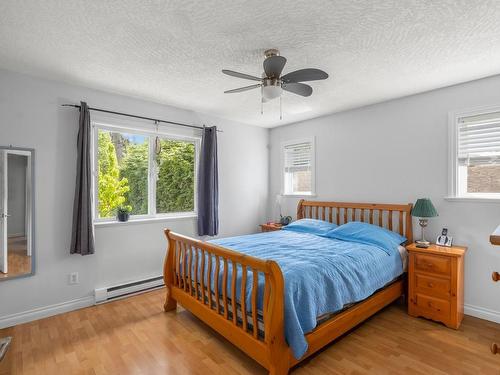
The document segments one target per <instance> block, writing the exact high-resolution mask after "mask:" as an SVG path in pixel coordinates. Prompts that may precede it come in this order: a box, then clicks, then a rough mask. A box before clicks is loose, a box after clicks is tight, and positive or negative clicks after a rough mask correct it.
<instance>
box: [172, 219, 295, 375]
mask: <svg viewBox="0 0 500 375" xmlns="http://www.w3.org/2000/svg"><path fill="white" fill-rule="evenodd" d="M165 235H166V237H167V239H168V249H167V255H166V257H165V263H164V269H163V274H164V280H165V286H166V291H167V292H166V301H165V311H171V310H175V309H176V306H177V303H179V304H181V305H182V306H183V307H184V308H186V309H187V310H189V311H191V312H192V313H193V314H194V315H196V316H197V317H198V318H199V319H201V320H202V321H204V322H205V323H206V324H208V325H209V326H210V327H212V328H213V329H214V330H216V331H217V332H218V333H220V334H222V335H223V336H224V337H225V338H226V339H227V340H229V341H230V342H232V343H233V344H234V345H236V346H237V347H238V348H240V349H241V350H242V351H244V352H245V353H247V354H248V355H249V356H250V357H252V358H253V359H255V360H256V361H257V362H259V363H260V364H261V365H262V366H264V367H265V368H267V369H268V370H269V373H270V374H273V375H274V374H276V375H281V374H287V373H288V369H289V367H290V361H289V349H288V346H287V344H286V342H285V333H284V282H283V275H282V272H281V269H280V268H279V266H278V264H277V263H276V262H274V261H272V260H262V259H258V258H254V257H251V256H248V255H245V254H242V253H238V252H236V251H231V250H229V249H225V248H223V247H220V246H217V245H215V244H210V243H206V242H202V241H198V240H195V239H193V238H189V237H186V236H183V235H180V234H177V233H173V232H171V231H170V230H168V229H166V230H165ZM238 275H239V276H238ZM259 279H260V280H263V281H264V287H263V288H262V285H261V288H259ZM260 293H262V294H263V295H259V294H260ZM238 296H240V298H238ZM245 296H247V297H248V298H245ZM259 300H260V301H262V306H261V308H260V309H259ZM247 305H248V306H247Z"/></svg>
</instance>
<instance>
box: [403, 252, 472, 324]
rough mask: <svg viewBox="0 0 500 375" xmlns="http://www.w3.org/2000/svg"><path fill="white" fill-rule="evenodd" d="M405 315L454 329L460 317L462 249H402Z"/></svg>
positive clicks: (462, 314) (462, 267) (462, 275)
mask: <svg viewBox="0 0 500 375" xmlns="http://www.w3.org/2000/svg"><path fill="white" fill-rule="evenodd" d="M406 249H407V250H408V254H409V263H408V264H409V266H408V297H409V299H408V314H410V315H411V316H422V317H424V318H428V319H432V320H436V321H439V322H442V323H444V324H445V325H446V326H447V327H450V328H454V329H458V327H459V326H460V323H461V322H462V318H463V316H464V255H465V252H466V251H467V248H466V247H463V246H451V247H444V246H437V245H430V246H429V247H428V248H419V247H417V246H416V245H415V244H414V243H413V244H411V245H408V246H406Z"/></svg>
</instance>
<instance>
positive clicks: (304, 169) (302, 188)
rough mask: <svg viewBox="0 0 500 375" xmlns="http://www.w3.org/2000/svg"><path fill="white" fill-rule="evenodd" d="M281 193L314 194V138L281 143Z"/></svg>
mask: <svg viewBox="0 0 500 375" xmlns="http://www.w3.org/2000/svg"><path fill="white" fill-rule="evenodd" d="M283 193H284V194H292V195H312V194H314V140H313V139H312V138H311V139H306V140H300V141H291V142H286V143H285V144H283Z"/></svg>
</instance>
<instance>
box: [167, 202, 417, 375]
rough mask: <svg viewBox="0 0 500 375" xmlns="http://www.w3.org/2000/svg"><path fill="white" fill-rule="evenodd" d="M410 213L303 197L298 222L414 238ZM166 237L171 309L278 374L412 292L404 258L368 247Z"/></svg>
mask: <svg viewBox="0 0 500 375" xmlns="http://www.w3.org/2000/svg"><path fill="white" fill-rule="evenodd" d="M411 208H412V205H411V204H405V205H398V204H369V203H345V202H318V201H305V200H301V201H300V202H299V204H298V207H297V219H298V220H299V219H305V218H310V219H319V220H323V221H326V222H330V223H334V224H338V225H340V224H345V223H351V224H352V222H366V223H370V224H373V225H376V226H379V227H383V228H386V229H387V230H389V231H391V232H396V233H399V234H400V235H401V236H404V237H405V238H406V239H407V240H408V241H412V225H411ZM351 224H349V225H351ZM165 234H166V236H167V239H168V249H167V255H166V257H165V263H164V279H165V285H166V290H167V296H166V302H165V306H164V307H165V311H171V310H175V308H176V306H177V303H179V304H181V305H182V306H183V307H184V308H186V309H187V310H189V311H191V312H192V313H193V314H194V315H196V316H197V317H198V318H200V319H201V320H202V321H204V322H205V323H206V324H208V325H209V326H211V327H212V328H213V329H215V330H216V331H217V332H219V333H220V334H222V335H223V336H224V337H225V338H226V339H228V340H229V341H231V342H232V343H233V344H234V345H236V346H237V347H238V348H240V349H241V350H242V351H244V352H245V353H246V354H248V355H249V356H250V357H252V358H253V359H255V360H256V361H257V362H259V363H260V364H261V365H262V366H264V367H265V368H266V369H268V370H269V373H270V374H287V373H288V371H289V369H290V368H291V367H293V366H295V365H296V364H298V363H299V362H300V361H302V360H304V359H305V358H307V357H309V356H310V355H311V354H313V353H315V352H316V351H318V350H319V349H321V348H322V347H324V346H325V345H327V344H328V343H330V342H331V341H333V340H334V339H336V338H338V337H339V336H341V335H342V334H344V333H345V332H347V331H348V330H350V329H351V328H353V327H355V326H356V325H358V324H359V323H361V322H362V321H364V320H366V319H367V318H368V317H370V316H371V315H373V314H374V313H376V312H377V311H379V310H380V309H382V308H384V307H385V306H387V305H388V304H390V303H392V302H393V301H395V300H396V299H398V298H399V297H401V296H402V295H403V294H404V291H405V287H404V286H405V278H404V275H402V274H403V270H402V262H401V259H399V261H396V258H395V257H396V256H399V254H397V255H396V254H392V253H391V254H389V253H387V254H383V252H381V250H380V249H374V248H370V246H371V245H369V244H360V243H356V244H353V243H351V242H350V241H344V240H342V241H340V240H339V239H332V238H324V236H316V235H313V234H310V233H297V232H294V231H292V230H289V231H286V230H283V231H276V232H269V233H262V234H257V235H250V236H239V237H233V238H226V239H219V240H215V241H210V242H202V241H199V240H196V239H193V238H189V237H186V236H183V235H180V234H176V233H173V232H171V231H170V230H168V229H166V230H165ZM268 249H272V250H270V251H268ZM293 270H295V271H294V273H292V271H293ZM297 270H298V271H300V272H297ZM339 270H340V271H342V272H349V273H350V274H352V275H353V277H350V278H349V279H353V280H354V281H349V283H347V284H345V283H344V281H343V280H344V278H342V277H339V276H336V273H337V272H340V271H339ZM285 281H286V282H285ZM305 291H307V292H305Z"/></svg>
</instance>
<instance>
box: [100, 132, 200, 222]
mask: <svg viewBox="0 0 500 375" xmlns="http://www.w3.org/2000/svg"><path fill="white" fill-rule="evenodd" d="M93 129H94V155H95V158H94V179H95V181H94V187H95V194H94V203H95V215H94V216H95V218H96V220H97V221H109V220H110V219H111V220H114V218H115V217H116V211H117V209H118V208H119V207H122V206H125V207H128V208H129V209H130V210H131V211H130V212H131V218H132V219H134V218H135V219H140V218H144V219H146V218H155V217H165V216H172V215H179V214H189V213H190V214H194V213H195V211H196V209H195V190H196V164H197V163H196V159H197V153H198V149H199V139H197V138H189V137H185V138H184V137H179V138H176V137H172V136H169V135H166V134H156V133H150V132H147V131H144V130H143V131H141V130H135V129H124V128H118V127H115V126H107V125H103V124H94V128H93Z"/></svg>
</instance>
